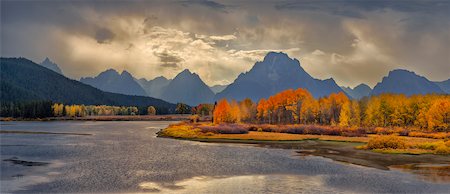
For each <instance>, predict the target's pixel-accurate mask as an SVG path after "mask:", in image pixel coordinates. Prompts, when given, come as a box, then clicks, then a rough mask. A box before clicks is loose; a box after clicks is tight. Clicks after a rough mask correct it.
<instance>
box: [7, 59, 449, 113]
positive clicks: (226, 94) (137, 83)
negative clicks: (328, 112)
mask: <svg viewBox="0 0 450 194" xmlns="http://www.w3.org/2000/svg"><path fill="white" fill-rule="evenodd" d="M3 63H8V64H9V63H15V64H17V65H16V66H21V65H22V63H23V64H27V65H28V66H30V63H33V62H31V61H28V60H26V59H23V58H19V59H16V58H2V67H3V66H4V65H3ZM33 64H34V63H33ZM41 65H42V66H44V67H47V68H48V69H51V70H53V71H55V72H58V73H59V72H61V70H60V69H59V67H58V65H56V64H55V63H53V62H51V61H50V60H49V59H48V58H47V59H45V60H44V62H42V63H41ZM31 66H32V65H31ZM44 69H45V68H44ZM33 71H38V72H41V71H42V69H37V68H35V67H33V68H31V69H29V72H28V73H32V72H33ZM53 71H52V72H53ZM3 73H4V70H3V69H2V75H3ZM47 73H48V72H47ZM45 76H47V75H45ZM48 76H51V77H54V75H48ZM6 77H8V76H6ZM61 77H63V76H62V74H61ZM19 78H21V79H25V80H27V79H28V78H27V77H26V76H23V77H17V78H16V79H19ZM64 78H65V77H64ZM52 79H53V78H52ZM66 79H67V78H66ZM11 80H13V78H11ZM3 81H4V79H3V77H2V82H3ZM16 81H17V80H16ZM28 81H30V80H28ZM28 81H26V82H28ZM30 82H31V81H30ZM63 82H64V81H63ZM80 82H82V83H85V84H88V85H91V86H93V87H95V88H97V89H100V90H102V91H105V92H111V93H117V94H125V95H134V96H149V97H153V98H158V99H162V100H165V101H168V102H171V103H178V102H182V103H186V104H188V105H191V106H195V105H197V104H199V103H213V102H214V101H216V100H218V99H221V98H227V99H236V100H242V99H244V98H250V99H252V100H253V101H258V100H259V99H260V98H267V97H269V96H271V95H274V94H275V93H278V92H280V91H282V90H286V89H296V88H305V89H307V90H308V91H310V92H311V94H312V95H313V96H314V97H316V98H319V97H322V96H326V95H329V94H331V93H337V92H344V93H345V94H347V96H349V97H351V98H354V99H360V98H362V97H365V96H370V95H379V94H382V93H397V94H398V93H401V94H405V95H413V94H427V93H449V91H450V79H449V80H446V81H442V82H432V81H430V80H428V79H427V78H425V77H422V76H419V75H417V74H415V73H414V72H411V71H407V70H393V71H391V72H390V73H389V74H388V75H387V76H386V77H384V78H383V79H382V80H381V82H379V83H378V84H377V85H376V86H375V87H374V89H373V90H372V89H371V88H370V87H369V86H367V85H366V84H360V85H358V86H357V87H355V88H353V89H352V88H349V87H340V86H338V85H337V84H336V82H335V81H334V80H333V79H332V78H330V79H326V80H320V79H316V78H314V77H312V76H311V75H309V74H308V73H307V72H306V71H305V70H304V69H303V68H302V67H301V65H300V62H299V61H298V60H297V59H292V58H290V57H289V56H288V55H286V54H284V53H276V52H269V53H268V54H267V55H266V56H265V58H264V60H263V61H260V62H257V63H255V65H254V66H253V68H252V69H250V70H249V71H248V72H245V73H241V74H240V75H239V76H238V77H237V78H236V80H234V82H233V83H231V84H230V85H224V86H222V85H217V86H213V87H208V86H207V85H206V84H205V83H204V82H203V81H202V79H201V78H200V77H199V75H197V74H196V73H192V72H190V71H189V70H187V69H186V70H183V71H182V72H180V73H179V74H178V75H177V76H175V78H173V79H167V78H165V77H162V76H160V77H157V78H155V79H152V80H146V79H144V78H141V79H136V78H135V77H133V76H132V75H131V74H130V73H128V72H127V71H123V72H122V73H120V74H119V73H118V72H117V71H116V70H113V69H109V70H106V71H104V72H102V73H100V74H99V75H98V76H96V77H86V78H81V79H80ZM14 85H15V84H13V85H12V86H11V85H8V83H7V84H2V90H3V88H4V87H9V89H11V87H12V89H14V90H15V89H17V88H15V87H14ZM54 87H56V86H54ZM25 88H28V87H25ZM9 89H8V90H9ZM22 89H23V87H22ZM22 89H20V88H19V89H17V90H15V91H16V94H22V93H23V94H27V95H28V96H30V97H32V98H34V97H36V95H34V94H33V92H31V93H30V92H28V91H26V90H28V89H30V88H28V89H26V90H22ZM31 90H33V91H34V89H32V88H31ZM65 90H68V89H60V90H58V91H60V92H61V93H62V91H65ZM94 93H95V92H94ZM42 95H43V94H42V93H40V94H39V95H37V96H42ZM60 95H62V96H64V95H63V94H60ZM96 95H98V94H96ZM16 96H17V95H16ZM25 96H26V95H25ZM3 97H4V95H3V94H2V98H3ZM19 98H24V97H21V95H19ZM88 99H91V100H93V101H92V103H95V102H98V101H96V100H94V99H93V98H88V97H87V96H86V99H85V100H84V101H83V102H89V101H90V100H88ZM65 100H67V99H65ZM71 100H75V99H71ZM69 102H72V101H69ZM77 102H78V101H77ZM115 103H116V102H115Z"/></svg>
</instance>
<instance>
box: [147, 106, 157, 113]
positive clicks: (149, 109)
mask: <svg viewBox="0 0 450 194" xmlns="http://www.w3.org/2000/svg"><path fill="white" fill-rule="evenodd" d="M147 114H148V115H156V108H155V107H153V106H149V107H148V108H147Z"/></svg>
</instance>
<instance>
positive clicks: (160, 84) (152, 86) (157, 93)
mask: <svg viewBox="0 0 450 194" xmlns="http://www.w3.org/2000/svg"><path fill="white" fill-rule="evenodd" d="M170 81H172V80H169V79H167V78H165V77H163V76H159V77H156V78H155V79H152V80H146V79H145V78H141V79H139V80H137V82H138V83H139V85H141V87H142V88H143V89H144V90H145V92H146V93H147V95H148V96H151V97H155V98H161V96H162V93H163V92H164V89H165V88H166V86H167V85H169V83H170Z"/></svg>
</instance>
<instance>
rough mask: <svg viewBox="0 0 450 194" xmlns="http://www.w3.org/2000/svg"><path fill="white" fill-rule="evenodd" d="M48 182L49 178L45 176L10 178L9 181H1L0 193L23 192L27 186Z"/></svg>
mask: <svg viewBox="0 0 450 194" xmlns="http://www.w3.org/2000/svg"><path fill="white" fill-rule="evenodd" d="M47 182H50V178H48V177H45V176H34V175H32V176H23V175H16V176H12V179H10V180H2V181H1V187H2V192H5V193H10V192H13V191H21V190H25V189H26V187H27V186H30V185H35V184H40V183H47Z"/></svg>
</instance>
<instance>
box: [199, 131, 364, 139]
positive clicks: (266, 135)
mask: <svg viewBox="0 0 450 194" xmlns="http://www.w3.org/2000/svg"><path fill="white" fill-rule="evenodd" d="M199 138H206V139H239V140H260V141H295V140H299V141H300V140H307V139H316V140H324V141H347V142H367V141H369V138H368V137H344V136H332V135H303V134H289V133H275V132H257V131H250V132H249V133H247V134H213V135H209V136H200V137H199Z"/></svg>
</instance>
